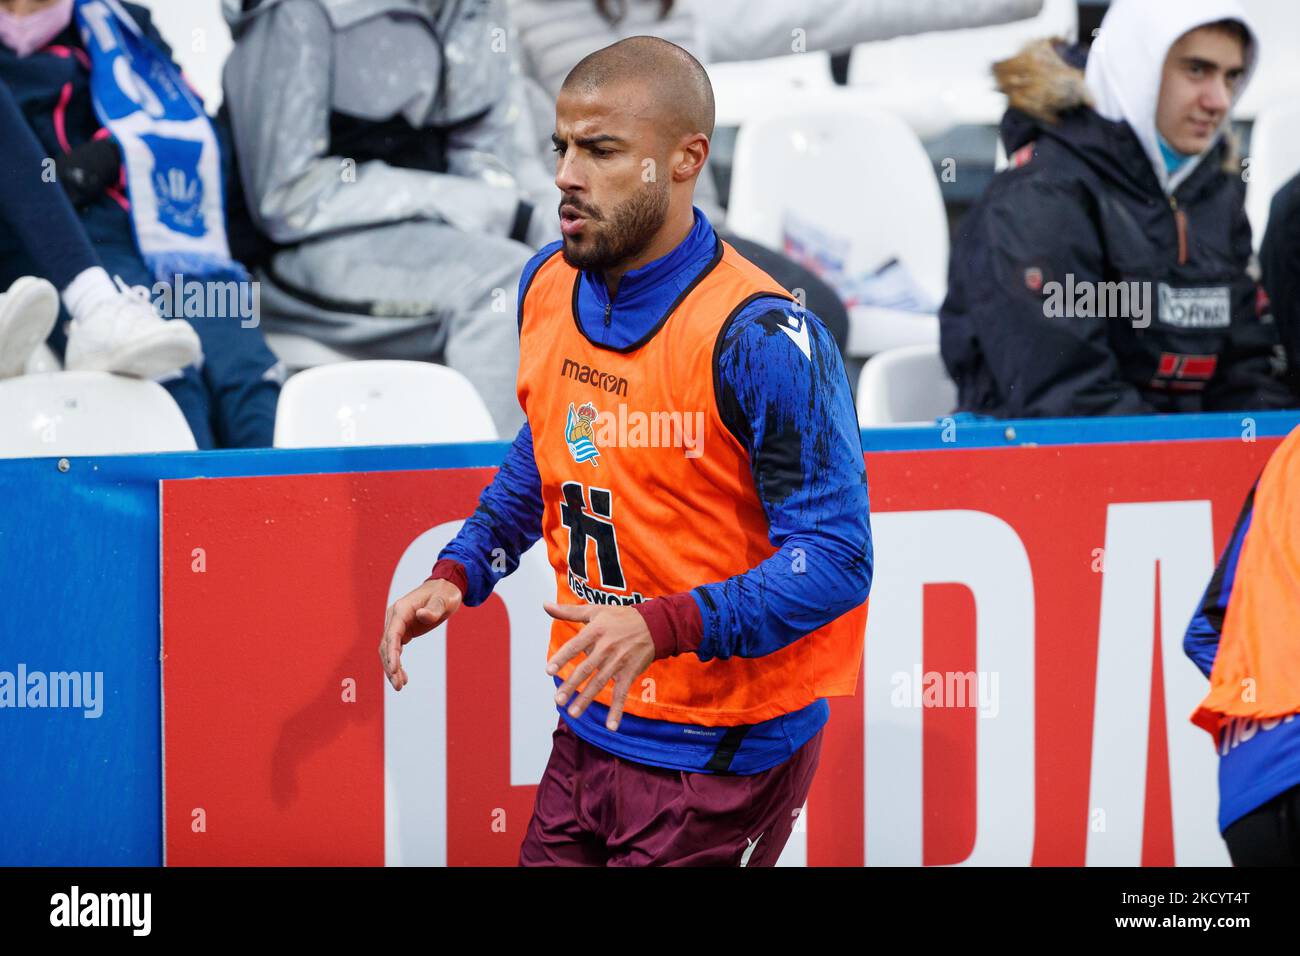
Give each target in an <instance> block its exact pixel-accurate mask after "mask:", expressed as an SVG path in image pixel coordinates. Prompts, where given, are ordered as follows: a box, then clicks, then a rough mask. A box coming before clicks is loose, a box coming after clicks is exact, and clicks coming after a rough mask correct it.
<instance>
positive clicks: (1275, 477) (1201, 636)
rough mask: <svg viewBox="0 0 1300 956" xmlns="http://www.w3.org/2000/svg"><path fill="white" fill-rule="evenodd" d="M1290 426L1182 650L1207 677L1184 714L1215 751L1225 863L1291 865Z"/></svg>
mask: <svg viewBox="0 0 1300 956" xmlns="http://www.w3.org/2000/svg"><path fill="white" fill-rule="evenodd" d="M1298 494H1300V429H1296V430H1295V431H1292V432H1291V434H1290V435H1288V436H1287V437H1286V439H1285V440H1284V441H1283V442H1282V444H1280V445H1279V446H1278V447H1277V450H1276V451H1274V452H1273V455H1272V457H1270V458H1269V460H1268V464H1267V465H1266V466H1265V467H1264V471H1263V474H1261V475H1260V478H1259V481H1258V482H1257V483H1256V485H1255V487H1254V488H1252V489H1251V491H1250V494H1248V495H1247V496H1246V503H1245V505H1244V506H1243V507H1242V509H1241V515H1240V517H1239V518H1238V519H1237V526H1236V527H1235V528H1234V529H1233V532H1232V538H1231V539H1230V540H1229V542H1228V546H1227V547H1226V548H1225V549H1224V551H1223V556H1222V557H1221V558H1220V559H1219V564H1218V566H1217V567H1216V568H1215V571H1214V575H1213V577H1212V578H1211V579H1210V584H1209V587H1208V588H1206V591H1205V597H1204V598H1203V599H1202V601H1201V607H1200V608H1199V609H1198V610H1197V613H1196V615H1195V616H1194V617H1193V618H1192V622H1191V624H1190V626H1189V627H1188V629H1187V635H1186V637H1185V638H1184V639H1183V649H1184V651H1185V652H1186V653H1187V655H1188V657H1190V658H1191V659H1192V661H1193V662H1194V663H1195V664H1196V666H1197V667H1198V668H1200V670H1201V673H1203V674H1204V675H1205V676H1206V677H1208V678H1209V679H1210V692H1209V693H1208V694H1207V695H1206V697H1205V700H1203V701H1202V702H1201V704H1200V706H1199V707H1198V708H1197V709H1196V712H1195V713H1194V714H1193V715H1192V722H1193V723H1195V724H1196V725H1197V726H1199V727H1201V728H1202V729H1204V730H1206V731H1208V732H1209V733H1210V734H1211V735H1212V736H1213V737H1214V743H1215V749H1216V750H1217V751H1218V754H1219V831H1220V832H1221V833H1222V834H1223V840H1224V843H1226V844H1227V847H1228V854H1229V856H1230V857H1231V858H1232V862H1233V864H1234V865H1235V866H1296V865H1300V720H1297V719H1296V717H1297V715H1298V714H1300V642H1297V641H1296V633H1297V628H1300V556H1298V555H1297V554H1296V550H1295V527H1296V518H1297V508H1300V497H1297V495H1298Z"/></svg>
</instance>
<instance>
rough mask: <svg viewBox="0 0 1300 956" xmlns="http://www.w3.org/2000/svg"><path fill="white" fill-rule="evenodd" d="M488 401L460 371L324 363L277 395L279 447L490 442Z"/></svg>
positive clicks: (374, 363)
mask: <svg viewBox="0 0 1300 956" xmlns="http://www.w3.org/2000/svg"><path fill="white" fill-rule="evenodd" d="M496 437H497V432H496V427H495V426H494V425H493V423H492V417H491V416H490V415H489V414H488V410H487V407H486V406H485V405H484V404H483V399H482V398H480V397H479V394H478V392H477V391H476V390H475V388H474V386H473V385H472V384H471V383H470V381H469V379H467V378H466V377H465V376H463V375H461V374H460V373H459V372H457V371H455V370H453V369H450V368H447V367H445V366H442V365H434V364H432V363H430V362H402V361H371V362H340V363H337V364H333V365H320V366H317V367H316V368H310V369H307V370H306V371H304V372H299V373H298V374H297V375H294V376H292V377H291V378H290V379H289V380H288V381H287V382H285V384H284V388H283V389H282V390H281V391H280V403H279V406H278V407H277V410H276V417H275V445H276V447H277V448H321V447H334V446H339V445H419V444H433V443H444V442H470V441H493V440H495V439H496Z"/></svg>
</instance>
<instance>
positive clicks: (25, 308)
mask: <svg viewBox="0 0 1300 956" xmlns="http://www.w3.org/2000/svg"><path fill="white" fill-rule="evenodd" d="M58 318H59V293H58V291H57V290H56V289H55V288H54V286H52V285H50V283H48V282H46V281H45V280H44V279H38V278H36V277H35V276H23V277H22V278H20V279H18V280H17V281H15V282H14V284H13V285H11V286H10V287H9V291H8V292H6V293H3V294H0V378H13V377H14V376H15V375H21V374H22V373H23V369H25V368H26V367H27V361H28V359H30V358H31V357H32V353H33V352H35V351H36V348H37V346H39V345H40V344H41V343H42V342H44V341H45V340H46V339H48V338H49V337H50V333H51V332H52V331H54V323H55V322H56V321H58Z"/></svg>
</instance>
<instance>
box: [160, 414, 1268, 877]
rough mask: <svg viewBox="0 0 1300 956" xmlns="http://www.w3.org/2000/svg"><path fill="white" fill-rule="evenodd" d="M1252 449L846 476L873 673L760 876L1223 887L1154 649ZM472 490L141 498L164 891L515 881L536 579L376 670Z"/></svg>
mask: <svg viewBox="0 0 1300 956" xmlns="http://www.w3.org/2000/svg"><path fill="white" fill-rule="evenodd" d="M1277 441H1278V440H1277V439H1260V440H1259V441H1258V442H1243V441H1170V442H1143V443H1138V444H1113V445H1088V446H1084V445H1079V446H1063V447H1024V448H1009V449H971V450H958V449H947V450H942V451H918V452H886V453H869V454H868V455H867V472H868V478H869V481H870V492H871V508H872V515H873V520H872V523H873V534H874V536H875V556H876V574H875V580H874V583H873V590H872V596H871V618H870V621H869V623H868V626H867V644H868V648H867V652H866V663H867V666H866V667H865V668H864V677H863V683H862V685H861V686H860V688H859V694H858V696H856V697H854V698H840V699H836V700H834V701H832V708H831V710H832V717H831V723H830V726H829V727H828V729H827V735H826V739H825V743H824V748H823V754H822V760H821V765H820V768H819V771H818V775H817V778H816V781H815V783H814V786H813V791H812V794H811V796H810V797H809V801H808V806H807V812H806V814H805V815H804V819H805V820H806V827H805V828H802V829H801V830H800V832H799V833H798V834H797V835H796V836H795V837H792V839H791V844H790V846H789V847H788V848H787V853H788V855H789V856H790V859H789V860H788V861H785V862H792V863H796V864H797V863H806V864H808V865H855V866H856V865H862V864H863V863H864V862H865V863H891V862H892V863H918V864H955V863H960V862H963V861H966V862H993V863H1008V864H1013V865H1015V864H1029V863H1032V864H1036V865H1082V864H1084V863H1085V862H1087V863H1107V862H1132V863H1138V862H1140V863H1143V864H1150V865H1161V864H1173V863H1186V862H1216V859H1217V858H1216V856H1215V854H1216V853H1219V852H1220V848H1219V847H1218V846H1217V845H1216V844H1217V833H1216V831H1215V830H1214V824H1213V816H1214V808H1215V806H1216V795H1215V794H1214V792H1213V787H1214V776H1213V766H1214V764H1213V759H1214V758H1213V754H1212V749H1211V747H1210V742H1209V738H1208V737H1206V736H1205V735H1204V733H1203V732H1201V731H1199V730H1196V729H1195V728H1192V727H1191V725H1190V724H1189V723H1187V721H1186V714H1188V713H1190V710H1191V707H1192V706H1193V705H1194V703H1195V699H1196V697H1195V695H1196V693H1197V692H1198V691H1197V687H1198V686H1201V687H1202V688H1203V685H1204V680H1203V679H1202V678H1201V677H1200V674H1199V672H1196V671H1195V669H1194V668H1193V667H1192V665H1191V664H1190V663H1189V662H1188V661H1187V660H1186V659H1184V658H1182V657H1181V653H1180V651H1179V648H1180V647H1181V637H1182V631H1183V629H1184V628H1185V626H1186V623H1187V619H1188V617H1189V616H1190V613H1191V611H1192V609H1193V605H1194V598H1197V597H1199V594H1200V591H1201V589H1203V587H1204V584H1205V582H1206V581H1207V580H1208V576H1209V571H1210V569H1211V568H1212V565H1213V562H1214V559H1215V558H1217V555H1218V553H1219V551H1220V550H1221V549H1222V547H1223V546H1224V544H1225V542H1226V540H1227V536H1228V534H1229V532H1230V530H1231V528H1232V525H1233V522H1234V521H1235V518H1236V516H1237V512H1238V509H1239V508H1240V505H1241V502H1242V500H1243V498H1244V496H1245V494H1246V492H1247V490H1248V489H1249V487H1250V484H1251V482H1252V481H1253V480H1254V478H1255V476H1256V475H1257V474H1258V472H1259V470H1260V469H1261V468H1262V466H1263V464H1264V462H1265V460H1266V459H1267V456H1268V454H1269V452H1270V451H1271V450H1272V449H1273V448H1274V447H1275V446H1276V444H1277ZM491 475H492V470H491V469H461V470H438V471H423V472H374V473H354V474H333V475H304V476H281V477H257V478H227V479H187V480H176V481H164V482H163V483H162V631H163V693H164V726H163V735H164V755H165V756H164V778H165V780H164V784H165V786H164V814H165V830H166V833H165V847H166V861H167V863H168V864H170V865H197V864H216V865H225V864H254V865H278V864H307V865H314V864H320V865H329V864H362V865H367V864H373V865H382V864H384V863H389V864H394V863H447V864H451V865H457V864H480V865H510V864H513V863H514V862H515V859H516V856H517V853H518V847H519V843H520V840H521V839H522V837H523V833H524V829H525V827H526V824H527V821H528V816H529V814H530V811H531V806H532V797H533V793H534V790H535V785H536V782H537V780H538V779H540V770H541V767H542V766H544V764H545V759H546V753H547V747H548V744H549V732H550V729H552V728H553V727H554V725H555V722H556V720H557V716H556V712H555V709H554V707H553V705H551V706H549V708H548V706H547V704H546V701H547V700H548V699H549V698H548V696H547V694H546V688H547V685H548V683H549V678H546V677H545V675H544V673H543V665H544V662H545V648H546V636H547V633H548V625H547V618H546V615H545V614H544V612H543V611H542V609H541V606H540V601H541V599H543V598H547V597H549V596H551V595H553V592H554V583H553V578H551V579H548V577H547V574H548V572H547V569H546V568H545V567H544V564H543V565H539V564H538V561H537V556H533V560H531V562H526V563H525V566H524V567H521V569H520V571H519V572H517V575H516V576H517V577H519V578H520V582H513V583H507V582H510V581H511V579H506V581H503V582H502V584H501V585H500V586H499V587H498V589H497V593H496V594H494V596H493V597H492V598H490V599H489V600H488V601H487V602H486V603H485V604H484V605H483V606H481V607H478V608H465V609H463V610H462V611H461V612H460V613H459V614H458V615H457V616H456V617H454V618H453V619H452V621H451V622H450V624H449V625H448V627H447V628H445V629H440V632H437V633H435V634H432V635H428V636H426V637H423V638H420V639H419V640H418V641H417V642H415V643H414V644H412V645H411V647H410V649H408V652H407V653H408V662H407V669H408V673H409V674H410V676H411V681H412V683H411V684H410V685H409V686H408V687H407V689H405V690H403V691H402V693H401V694H400V695H398V694H395V693H394V692H393V691H392V690H391V688H388V687H387V683H386V681H385V680H384V677H383V674H382V671H381V668H380V664H379V658H378V654H377V647H378V644H379V640H380V636H381V634H382V628H383V621H384V611H385V608H386V607H387V605H388V603H389V602H390V601H391V600H392V599H393V597H395V596H398V595H400V594H402V593H405V592H406V591H407V590H409V589H410V588H411V587H414V586H415V585H417V584H418V583H419V582H420V581H421V580H422V579H423V577H424V576H426V575H427V573H428V569H429V567H431V565H432V559H433V556H434V555H436V552H437V549H438V548H439V547H441V542H445V541H446V540H447V539H448V538H449V537H450V536H451V534H453V533H454V530H455V527H456V523H457V522H458V521H460V520H461V519H463V518H464V517H465V516H466V515H468V514H469V513H470V512H471V511H472V510H473V508H474V506H475V504H476V501H477V497H478V493H479V491H480V490H481V488H482V487H483V486H484V484H485V483H486V482H487V481H489V480H490V478H491ZM512 577H515V576H512ZM525 578H527V579H528V580H527V581H524V580H523V579H525ZM548 587H549V588H550V595H548V594H547V593H546V589H547V588H548ZM512 588H513V589H514V590H510V589H512ZM502 595H504V598H503V596H502ZM1189 596H1191V598H1192V600H1189ZM443 632H445V633H443ZM931 674H935V675H940V676H942V675H953V674H958V675H961V674H968V675H977V681H976V682H977V683H978V686H979V688H980V692H979V693H980V696H979V699H978V700H977V701H966V702H964V703H959V704H956V705H954V702H953V701H952V700H946V701H943V700H941V701H938V703H937V705H936V704H935V702H934V701H929V700H927V699H925V697H926V695H925V694H924V693H923V689H924V688H927V687H928V688H930V689H933V688H934V686H935V685H934V683H933V682H932V681H930V680H929V675H931ZM986 678H987V681H986V680H985V679H986ZM1198 682H1199V685H1198ZM950 686H951V682H950ZM970 686H971V687H972V688H974V687H975V683H972V684H971V685H970ZM539 689H540V691H539ZM986 690H987V691H990V692H989V693H987V694H986V693H985V691H986ZM413 691H414V692H415V693H414V694H413V693H412V692H413ZM421 694H423V695H425V696H424V697H423V698H422V697H421V696H420V695H421ZM399 698H401V699H399ZM408 698H409V699H408ZM1098 701H1100V704H1099V703H1098ZM1179 714H1182V715H1183V716H1182V718H1181V719H1180V718H1179ZM1198 735H1199V736H1198ZM1200 738H1204V739H1203V740H1202V739H1200ZM1202 751H1203V752H1202ZM796 826H798V824H796ZM1221 862H1226V855H1224V856H1223V859H1222V861H1221Z"/></svg>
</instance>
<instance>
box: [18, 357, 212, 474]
mask: <svg viewBox="0 0 1300 956" xmlns="http://www.w3.org/2000/svg"><path fill="white" fill-rule="evenodd" d="M0 408H3V409H4V410H5V413H4V415H0V458H42V457H46V456H50V455H121V454H133V453H140V452H162V451H193V450H194V449H195V447H196V446H195V444H194V435H193V434H192V433H191V432H190V427H189V425H187V424H186V423H185V416H184V415H182V414H181V410H180V409H179V408H178V407H177V405H176V403H175V402H174V401H173V400H172V397H171V396H170V395H168V394H167V392H166V390H165V389H163V387H162V386H161V385H159V384H157V383H156V382H150V381H142V380H140V379H134V378H125V377H123V376H120V375H109V374H108V373H107V372H45V373H42V374H38V375H22V376H19V377H18V378H11V379H6V380H5V381H3V382H0Z"/></svg>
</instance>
